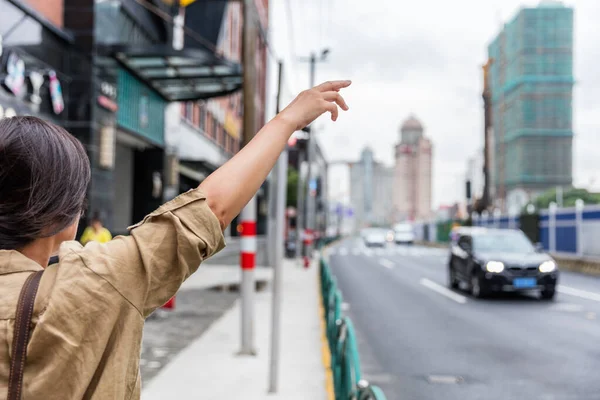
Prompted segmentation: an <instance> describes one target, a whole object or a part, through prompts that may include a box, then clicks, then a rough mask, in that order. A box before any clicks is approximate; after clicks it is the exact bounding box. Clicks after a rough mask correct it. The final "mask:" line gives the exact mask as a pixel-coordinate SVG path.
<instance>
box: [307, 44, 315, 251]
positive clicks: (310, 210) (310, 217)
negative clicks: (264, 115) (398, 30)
mask: <svg viewBox="0 0 600 400" xmlns="http://www.w3.org/2000/svg"><path fill="white" fill-rule="evenodd" d="M316 63H317V57H316V56H315V53H312V54H311V55H310V87H311V88H312V87H314V86H315V65H316ZM315 144H316V141H315V132H314V131H313V129H310V130H309V134H308V143H307V144H306V148H307V151H306V152H307V155H306V162H307V163H308V175H307V177H306V213H305V218H306V221H305V226H306V230H307V231H309V232H311V234H312V233H313V232H312V231H313V230H314V222H315V221H314V219H315V218H314V207H315V201H314V200H315V198H314V197H313V196H312V193H311V183H312V172H313V168H312V163H313V158H314V153H315ZM311 250H312V248H311V246H310V245H309V246H308V248H307V249H305V251H306V255H307V256H308V257H310V256H311Z"/></svg>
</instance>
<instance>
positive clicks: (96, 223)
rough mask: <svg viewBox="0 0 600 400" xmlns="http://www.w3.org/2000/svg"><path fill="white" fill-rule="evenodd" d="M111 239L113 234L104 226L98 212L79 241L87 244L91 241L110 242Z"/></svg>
mask: <svg viewBox="0 0 600 400" xmlns="http://www.w3.org/2000/svg"><path fill="white" fill-rule="evenodd" d="M111 240H112V235H111V233H110V231H109V230H108V229H106V228H105V227H104V224H102V220H101V219H100V214H99V213H98V212H96V213H94V216H93V217H92V220H91V221H90V226H88V227H87V228H85V230H84V231H83V234H82V235H81V239H80V240H79V241H80V242H81V244H82V245H84V246H85V245H86V244H87V243H89V242H99V243H108V242H110V241H111Z"/></svg>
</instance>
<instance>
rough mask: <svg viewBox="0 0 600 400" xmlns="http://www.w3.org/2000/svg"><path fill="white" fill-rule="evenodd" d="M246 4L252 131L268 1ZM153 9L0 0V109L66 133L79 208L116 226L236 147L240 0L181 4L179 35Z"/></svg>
mask: <svg viewBox="0 0 600 400" xmlns="http://www.w3.org/2000/svg"><path fill="white" fill-rule="evenodd" d="M254 5H255V9H254V13H253V15H255V16H257V18H258V21H257V22H256V23H257V24H258V25H259V26H258V32H259V33H258V35H257V38H256V40H257V51H256V66H257V76H256V79H257V95H256V104H257V116H256V121H257V122H256V130H257V129H258V128H259V127H260V126H262V125H263V124H264V119H265V116H264V106H265V98H266V65H267V62H266V61H267V60H266V42H265V41H266V32H267V30H268V0H256V1H255V3H254ZM165 14H171V15H175V13H174V10H173V9H172V8H171V7H170V6H168V5H166V4H165V3H164V2H162V1H159V0H152V1H146V2H144V3H143V4H140V3H139V2H137V1H136V0H0V26H2V27H4V28H5V29H1V30H0V80H1V82H0V83H2V85H1V86H0V117H2V116H12V115H37V116H40V117H42V118H44V119H47V120H51V121H53V122H55V123H57V124H59V125H62V126H64V127H65V128H66V129H67V130H69V132H71V133H72V134H73V135H74V136H76V137H77V138H78V139H79V140H80V141H81V142H82V143H83V145H84V146H85V148H86V150H87V152H88V155H89V158H90V163H91V168H92V181H91V185H90V188H89V192H88V193H89V194H88V204H89V207H88V208H89V211H90V212H89V215H92V214H94V213H95V212H99V213H100V214H101V216H102V217H103V219H104V222H105V224H106V225H107V227H109V229H111V230H112V231H113V232H116V233H124V232H125V231H126V227H127V226H129V225H131V224H133V223H135V222H137V221H139V220H141V219H142V218H143V217H144V216H145V215H146V214H147V213H149V212H150V211H152V210H154V209H155V208H156V207H158V206H159V205H160V204H162V203H163V202H164V201H165V200H169V199H171V198H173V197H174V196H175V195H177V194H178V193H180V192H182V191H186V190H187V189H189V188H192V187H196V186H198V184H199V183H200V182H201V181H202V180H203V179H204V178H205V177H206V176H207V175H208V174H210V173H211V172H212V171H213V170H215V169H216V168H218V167H219V166H220V165H222V164H223V163H224V162H225V161H226V160H227V159H229V158H230V157H231V156H232V155H233V154H235V153H236V152H237V151H238V150H239V148H240V147H241V138H242V132H241V125H242V124H241V118H242V112H243V105H242V102H241V93H240V90H241V85H242V68H241V65H240V62H241V30H242V16H241V3H240V2H212V1H209V2H205V1H197V2H195V3H192V4H191V5H190V6H188V7H187V8H186V9H185V12H182V13H180V15H182V14H185V20H184V21H185V22H184V27H185V31H184V30H180V31H179V32H180V33H181V35H179V34H174V31H176V30H174V25H173V19H171V18H164V16H165ZM265 196H266V188H263V189H262V190H261V191H260V192H259V206H258V207H257V208H258V213H259V219H258V225H259V226H258V229H259V231H260V229H261V226H262V227H263V229H264V225H265V224H264V218H262V221H263V222H262V224H261V218H260V217H261V216H264V215H266V212H267V210H266V207H265V205H266V201H265ZM80 225H81V226H85V223H82V224H80Z"/></svg>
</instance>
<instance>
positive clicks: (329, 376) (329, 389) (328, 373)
mask: <svg viewBox="0 0 600 400" xmlns="http://www.w3.org/2000/svg"><path fill="white" fill-rule="evenodd" d="M317 284H318V285H319V287H320V285H321V279H320V276H319V275H318V274H317ZM319 319H320V322H321V360H322V362H323V368H324V369H325V391H326V394H327V400H335V391H334V388H333V372H332V370H331V351H330V349H329V342H328V340H327V332H326V329H325V307H324V306H323V297H322V296H321V294H320V293H319Z"/></svg>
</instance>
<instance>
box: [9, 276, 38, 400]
mask: <svg viewBox="0 0 600 400" xmlns="http://www.w3.org/2000/svg"><path fill="white" fill-rule="evenodd" d="M43 273H44V271H43V270H42V271H37V272H34V273H33V274H31V275H29V277H28V278H27V280H26V281H25V284H24V285H23V288H22V289H21V294H20V295H19V302H18V303H17V313H16V316H15V330H14V333H13V342H12V355H11V358H10V375H9V377H8V400H20V399H21V389H22V387H23V370H24V368H25V359H26V357H27V343H29V330H30V328H31V317H32V316H33V304H34V303H35V296H36V294H37V291H38V287H39V286H40V279H41V278H42V274H43Z"/></svg>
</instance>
